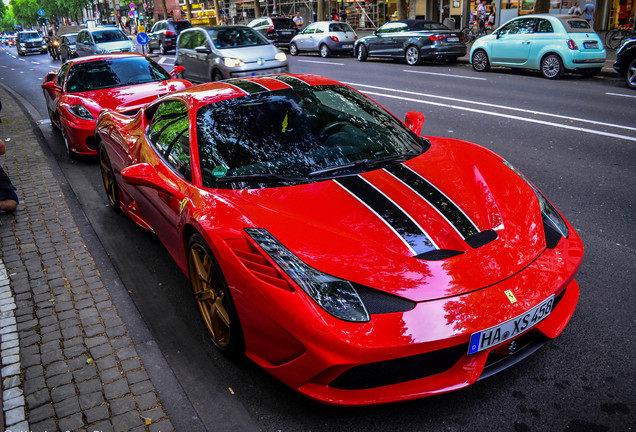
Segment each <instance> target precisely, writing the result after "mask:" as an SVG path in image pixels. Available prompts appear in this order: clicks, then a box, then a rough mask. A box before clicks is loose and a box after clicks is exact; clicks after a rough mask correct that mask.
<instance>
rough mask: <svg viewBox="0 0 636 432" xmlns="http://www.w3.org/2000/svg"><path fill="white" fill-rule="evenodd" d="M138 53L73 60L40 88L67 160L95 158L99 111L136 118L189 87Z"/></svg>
mask: <svg viewBox="0 0 636 432" xmlns="http://www.w3.org/2000/svg"><path fill="white" fill-rule="evenodd" d="M182 69H183V68H181V67H175V68H174V69H173V70H172V72H171V73H168V72H167V71H166V70H165V69H164V68H163V67H162V66H161V65H159V64H158V63H156V62H155V61H154V60H152V59H150V58H148V57H146V56H143V55H141V54H136V53H131V54H105V55H100V56H91V57H79V58H75V59H71V60H69V61H68V62H66V63H64V64H63V65H62V67H60V69H59V71H55V72H50V73H48V74H47V75H46V78H45V80H44V83H43V84H42V91H43V92H44V99H45V100H46V107H47V111H48V114H49V118H50V119H51V124H52V125H53V127H55V128H57V129H59V130H60V132H61V133H62V137H63V138H64V145H65V147H66V152H67V153H68V155H69V157H74V156H75V155H95V154H97V146H96V144H95V139H94V135H95V119H97V116H98V115H99V112H100V110H101V109H103V108H110V109H116V110H118V111H120V112H126V113H129V114H130V113H134V112H136V111H137V110H138V109H139V107H140V106H143V105H145V104H147V103H149V102H150V101H153V100H155V99H157V97H159V96H162V95H165V94H167V93H170V92H174V91H177V90H182V89H185V88H187V87H190V86H191V85H192V84H191V83H190V82H188V81H185V80H181V79H176V78H174V75H175V74H177V73H178V72H180V71H181V70H182Z"/></svg>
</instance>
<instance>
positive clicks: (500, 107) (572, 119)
mask: <svg viewBox="0 0 636 432" xmlns="http://www.w3.org/2000/svg"><path fill="white" fill-rule="evenodd" d="M345 84H347V85H350V86H352V87H368V88H371V89H374V90H384V91H391V92H396V93H404V94H409V95H412V96H419V97H428V98H433V99H442V100H447V101H451V102H458V103H462V104H473V105H480V106H486V107H489V108H499V109H504V110H509V111H518V112H522V113H526V114H532V115H542V116H545V117H554V118H560V119H564V120H570V121H577V122H581V123H590V124H594V125H598V126H607V127H613V128H619V129H627V130H632V131H636V127H632V126H623V125H618V124H613V123H605V122H600V121H596V120H587V119H582V118H578V117H570V116H564V115H559V114H551V113H547V112H539V111H536V110H528V109H523V108H516V107H510V106H505V105H495V104H491V103H486V102H475V101H472V100H467V99H457V98H451V97H447V96H437V95H432V94H426V93H416V92H410V91H406V90H397V89H392V88H387V87H377V86H371V85H366V84H357V83H345ZM433 105H434V104H433ZM442 106H445V105H442ZM449 106H451V105H449ZM462 108H463V107H462ZM479 112H483V110H479ZM485 114H491V113H485Z"/></svg>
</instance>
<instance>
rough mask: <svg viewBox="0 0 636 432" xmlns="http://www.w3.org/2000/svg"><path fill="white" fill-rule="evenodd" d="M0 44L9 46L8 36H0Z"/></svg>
mask: <svg viewBox="0 0 636 432" xmlns="http://www.w3.org/2000/svg"><path fill="white" fill-rule="evenodd" d="M0 43H2V45H9V35H6V34H3V35H2V36H0Z"/></svg>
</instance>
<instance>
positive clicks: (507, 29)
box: [499, 21, 517, 36]
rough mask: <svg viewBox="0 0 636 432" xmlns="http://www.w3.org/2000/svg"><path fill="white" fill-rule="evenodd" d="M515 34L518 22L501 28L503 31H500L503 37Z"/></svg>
mask: <svg viewBox="0 0 636 432" xmlns="http://www.w3.org/2000/svg"><path fill="white" fill-rule="evenodd" d="M515 33H517V21H513V22H511V23H508V24H506V25H505V26H503V27H501V29H499V34H500V35H502V36H503V35H507V34H515Z"/></svg>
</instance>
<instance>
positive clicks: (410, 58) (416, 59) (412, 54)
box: [404, 45, 422, 66]
mask: <svg viewBox="0 0 636 432" xmlns="http://www.w3.org/2000/svg"><path fill="white" fill-rule="evenodd" d="M404 58H405V59H406V63H407V64H408V65H410V66H417V65H419V64H420V63H422V56H421V55H420V49H419V48H418V47H416V46H415V45H409V46H408V47H407V48H406V52H405V53H404Z"/></svg>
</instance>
